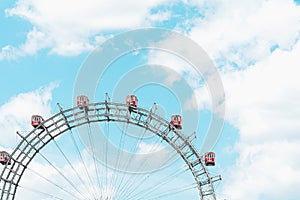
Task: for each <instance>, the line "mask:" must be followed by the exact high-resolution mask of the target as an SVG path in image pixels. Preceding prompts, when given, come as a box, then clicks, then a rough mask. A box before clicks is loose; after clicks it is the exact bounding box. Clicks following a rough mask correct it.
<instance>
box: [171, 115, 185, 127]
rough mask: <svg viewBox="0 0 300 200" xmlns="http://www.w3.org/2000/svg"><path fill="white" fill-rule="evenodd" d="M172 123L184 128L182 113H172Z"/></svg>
mask: <svg viewBox="0 0 300 200" xmlns="http://www.w3.org/2000/svg"><path fill="white" fill-rule="evenodd" d="M170 123H171V124H172V125H173V126H174V127H175V128H177V129H182V117H181V115H172V117H171V122H170Z"/></svg>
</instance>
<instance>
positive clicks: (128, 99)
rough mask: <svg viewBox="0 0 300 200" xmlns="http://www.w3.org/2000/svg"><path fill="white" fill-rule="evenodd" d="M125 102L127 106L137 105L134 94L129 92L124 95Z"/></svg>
mask: <svg viewBox="0 0 300 200" xmlns="http://www.w3.org/2000/svg"><path fill="white" fill-rule="evenodd" d="M126 104H127V105H129V106H134V107H137V105H138V99H137V97H136V96H135V95H133V94H130V95H128V96H127V97H126Z"/></svg>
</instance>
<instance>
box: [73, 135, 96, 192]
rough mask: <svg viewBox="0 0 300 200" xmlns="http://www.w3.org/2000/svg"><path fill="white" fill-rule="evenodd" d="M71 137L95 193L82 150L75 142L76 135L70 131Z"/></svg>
mask: <svg viewBox="0 0 300 200" xmlns="http://www.w3.org/2000/svg"><path fill="white" fill-rule="evenodd" d="M70 136H71V139H72V142H73V145H74V147H75V149H76V151H77V154H78V155H79V157H80V160H81V162H82V164H83V166H84V170H85V173H86V175H87V177H88V180H89V182H90V183H89V184H90V186H91V188H92V191H93V190H94V187H93V182H92V179H91V176H90V174H89V172H88V169H87V166H86V164H85V161H84V159H83V157H82V155H81V152H80V150H79V147H78V144H77V142H76V140H75V138H74V135H73V132H72V131H70ZM94 192H95V191H93V193H94ZM93 196H95V193H94V195H93Z"/></svg>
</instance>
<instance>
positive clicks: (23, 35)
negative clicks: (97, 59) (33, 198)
mask: <svg viewBox="0 0 300 200" xmlns="http://www.w3.org/2000/svg"><path fill="white" fill-rule="evenodd" d="M148 27H156V28H164V29H166V30H172V31H176V32H178V33H180V34H182V35H183V36H185V37H187V38H190V39H191V40H193V41H194V42H195V43H197V44H198V45H199V46H201V47H202V48H203V50H204V51H205V52H206V53H207V55H208V56H209V58H210V59H211V60H212V62H213V63H214V65H215V66H216V68H217V69H218V72H219V75H220V77H221V80H222V84H223V87H224V91H225V96H226V98H225V102H224V103H225V105H226V112H225V113H226V114H225V116H224V118H223V119H224V121H225V123H224V126H223V129H222V134H221V136H220V137H219V140H218V141H217V143H216V145H215V146H214V147H213V148H212V150H213V151H215V152H216V153H217V166H216V167H214V168H212V169H211V173H212V174H222V176H223V180H222V182H220V183H219V184H218V186H217V194H218V198H219V199H233V200H237V199H251V200H253V199H264V200H268V199H272V200H273V199H283V198H285V199H299V198H300V193H299V192H297V191H296V189H297V188H299V187H300V170H299V169H300V164H299V163H300V162H299V158H300V155H299V153H300V151H299V150H298V146H299V144H300V137H299V128H300V127H299V119H300V114H299V113H300V110H299V108H300V105H299V102H300V101H299V100H300V95H299V94H300V91H299V86H298V85H299V78H298V74H299V66H298V65H299V63H300V60H299V56H298V55H299V53H300V43H299V37H300V36H299V33H300V7H299V1H291V0H289V1H286V0H277V1H265V0H255V1H247V2H240V1H236V0H231V1H227V0H215V1H202V0H187V1H167V0H155V1H146V2H140V1H136V0H129V1H126V2H118V1H108V0H101V1H94V0H88V1H85V2H80V1H75V2H74V1H68V0H67V1H64V2H60V1H53V0H52V1H50V0H46V1H43V2H39V1H26V0H18V1H1V3H0V74H1V84H0V90H1V95H0V130H1V136H2V140H1V141H0V147H2V149H6V150H8V151H11V150H12V149H13V148H14V147H15V146H16V144H17V143H18V141H19V139H17V137H16V134H15V132H16V131H17V130H18V131H20V132H21V133H22V134H26V133H28V132H30V130H31V129H32V128H31V127H30V124H29V119H30V116H31V114H34V113H38V114H41V115H43V116H44V117H45V118H48V117H50V116H52V115H53V114H55V113H57V112H58V111H59V110H58V108H57V106H56V103H57V102H59V103H60V104H61V105H62V107H63V108H70V107H72V105H73V98H74V96H73V95H74V86H75V83H76V81H77V78H78V76H79V73H80V70H81V69H82V68H83V67H84V65H85V63H86V61H87V59H88V56H89V55H91V53H92V52H93V50H94V49H95V48H96V47H98V46H100V45H102V44H103V42H105V41H106V40H108V39H112V38H114V36H117V35H119V34H122V33H125V32H126V31H131V30H135V29H139V28H148ZM157 42H162V43H163V42H165V43H164V44H166V45H171V44H169V43H168V42H169V41H168V40H165V41H164V40H162V41H157ZM153 65H161V66H166V68H163V67H159V68H158V70H157V69H156V68H155V67H153ZM143 66H145V67H144V68H143ZM191 69H192V67H191V65H189V63H187V62H184V61H183V60H182V59H181V58H180V57H178V56H174V54H170V53H167V52H161V51H151V50H141V51H135V52H133V53H130V54H128V55H124V56H122V57H120V58H119V59H117V60H116V61H114V62H113V63H112V64H111V65H110V66H109V67H108V68H107V70H106V71H105V73H104V74H103V75H102V77H101V79H100V80H99V82H98V83H97V88H96V95H95V97H94V98H93V97H90V99H92V100H93V101H102V100H104V98H105V92H108V93H109V94H110V96H111V97H112V98H113V100H115V101H123V100H122V97H120V95H119V94H121V93H114V92H115V91H118V87H120V88H122V87H124V88H125V89H124V91H126V85H127V84H128V85H131V84H132V85H133V86H134V87H135V89H136V90H135V91H132V92H134V93H136V94H137V95H138V97H139V105H140V106H141V107H144V108H147V109H150V107H151V106H152V104H153V102H156V103H157V104H158V112H159V114H161V115H162V116H164V117H165V118H166V119H168V118H169V117H170V115H171V114H173V113H183V112H186V114H187V116H196V117H198V120H197V122H191V120H190V118H191V117H189V118H188V119H189V120H187V119H186V121H184V124H185V125H186V126H185V129H184V130H183V131H186V133H185V134H191V133H192V132H193V131H196V132H197V140H195V141H194V143H195V145H196V146H197V148H199V149H201V145H202V144H203V139H204V136H205V134H206V132H207V130H208V127H209V124H210V123H211V121H210V120H211V117H212V115H213V114H214V113H213V104H212V99H211V96H210V93H209V87H208V85H207V84H206V83H205V82H204V81H203V79H202V78H203V77H201V76H200V75H199V74H195V72H194V71H192V70H191ZM148 70H149V71H148ZM143 72H144V73H147V74H146V75H145V74H143ZM149 74H151V75H152V76H149ZM137 75H138V76H137ZM147 75H148V76H147ZM143 76H144V77H143ZM148 78H149V79H150V80H152V84H145V85H143V84H141V85H139V84H137V85H135V84H134V83H136V82H141V83H143V81H145V80H148ZM132 79H135V80H132ZM131 80H132V81H131ZM87 81H88V80H87ZM120 83H121V84H122V83H125V84H123V85H122V86H119V85H118V84H120ZM185 84H187V85H188V87H189V88H190V89H191V92H190V93H189V92H187V93H186V94H183V96H184V95H186V96H187V99H185V100H184V101H183V104H182V102H181V101H180V100H178V98H177V99H176V95H177V96H180V95H181V94H179V92H178V91H179V90H180V89H179V90H177V91H176V88H177V89H178V88H181V87H182V88H183V89H182V90H185ZM119 90H120V89H119ZM182 90H181V91H182ZM177 93H178V94H177ZM188 97H189V98H191V97H193V98H194V99H196V102H197V103H194V102H192V101H188ZM193 98H191V99H193ZM124 99H125V97H124ZM216 112H218V108H216ZM193 123H194V124H193ZM195 123H196V126H197V127H196V128H191V127H194V125H195ZM102 126H103V127H102V128H103V129H105V128H107V127H106V125H105V124H102ZM195 129H196V130H195ZM112 130H113V128H112ZM66 138H67V137H62V138H61V141H60V142H61V143H64V142H65V140H67V139H66ZM111 139H113V138H111ZM119 139H120V138H118V137H117V138H115V141H118V140H119ZM155 141H156V140H153V141H152V140H151V139H150V140H146V141H145V143H143V144H142V145H140V146H138V147H137V151H140V152H147V150H148V151H149V148H150V149H151V145H150V147H149V144H153V143H155ZM116 143H118V142H116ZM147 145H148V146H147ZM51 148H52V147H48V149H45V153H46V152H48V154H49V157H51V158H52V154H51V152H52V149H51ZM82 151H83V153H84V151H85V150H84V149H83V150H82ZM68 153H70V156H72V155H73V154H72V151H70V152H68ZM54 155H55V154H54ZM41 160H42V159H41V158H37V159H36V161H35V163H34V164H33V168H35V167H42V168H43V169H44V170H47V169H48V168H47V167H46V166H41V165H42V164H45V163H43V162H42V161H41ZM39 162H41V163H39ZM74 162H75V161H74ZM52 170H53V169H52ZM278 172H280V173H278ZM53 173H54V172H53ZM184 180H186V181H190V179H189V178H187V179H184V178H182V179H180V181H183V182H184ZM25 182H26V180H25ZM25 193H26V190H25ZM187 194H189V195H192V193H186V195H187ZM192 198H193V197H191V199H192ZM172 199H174V198H172ZM179 199H180V197H179ZM195 199H196V198H195Z"/></svg>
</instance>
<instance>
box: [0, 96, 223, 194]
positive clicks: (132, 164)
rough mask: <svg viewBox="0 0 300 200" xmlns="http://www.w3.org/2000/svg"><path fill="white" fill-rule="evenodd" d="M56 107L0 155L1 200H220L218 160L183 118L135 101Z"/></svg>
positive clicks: (79, 101) (34, 121) (35, 119)
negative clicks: (197, 142)
mask: <svg viewBox="0 0 300 200" xmlns="http://www.w3.org/2000/svg"><path fill="white" fill-rule="evenodd" d="M58 106H59V109H60V111H59V112H58V113H57V114H55V115H53V116H51V117H50V118H48V119H43V118H42V117H41V116H39V115H33V116H32V119H31V123H32V126H33V127H34V129H33V130H32V131H31V132H30V133H28V134H27V135H24V134H20V133H18V135H19V136H20V137H21V141H20V143H19V144H18V145H17V147H16V148H15V149H14V150H13V152H12V153H11V154H8V153H7V152H1V153H0V154H1V155H0V157H1V164H2V165H3V170H2V172H1V179H0V199H1V200H19V199H22V200H24V199H26V200H27V199H49V200H50V199H64V200H66V199H70V200H73V199H74V200H109V199H111V200H117V199H120V200H137V199H143V200H144V199H201V200H215V199H217V197H216V194H215V187H214V184H215V182H217V181H219V180H221V177H220V175H216V174H213V173H211V172H210V167H211V166H214V165H215V155H214V153H213V152H207V153H205V154H203V155H201V154H200V153H199V151H198V150H197V149H196V148H195V147H194V145H193V142H192V141H193V139H194V137H193V136H192V135H190V136H187V135H185V134H184V133H183V132H182V120H183V119H182V117H181V116H180V115H172V116H171V119H170V120H166V119H164V118H162V117H160V116H159V115H158V114H157V113H156V112H155V107H153V108H151V109H150V110H146V109H143V108H140V107H138V104H137V97H136V96H135V95H128V96H127V98H126V103H115V102H111V101H110V99H109V98H107V99H106V100H105V101H103V102H98V103H90V102H89V101H88V98H87V97H86V96H84V95H82V96H78V97H77V106H75V107H73V108H70V109H65V110H64V109H62V107H60V105H59V104H58ZM100 129H104V130H105V132H106V133H105V134H103V135H102V136H101V134H99V130H100ZM131 132H138V133H139V134H137V135H135V136H133V135H130V134H128V133H131ZM146 136H147V137H146ZM145 138H146V140H147V142H143V140H144V139H145ZM122 149H126V151H124V150H122ZM141 149H144V151H142V150H141ZM145 149H146V150H145Z"/></svg>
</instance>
